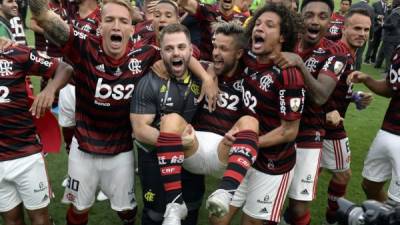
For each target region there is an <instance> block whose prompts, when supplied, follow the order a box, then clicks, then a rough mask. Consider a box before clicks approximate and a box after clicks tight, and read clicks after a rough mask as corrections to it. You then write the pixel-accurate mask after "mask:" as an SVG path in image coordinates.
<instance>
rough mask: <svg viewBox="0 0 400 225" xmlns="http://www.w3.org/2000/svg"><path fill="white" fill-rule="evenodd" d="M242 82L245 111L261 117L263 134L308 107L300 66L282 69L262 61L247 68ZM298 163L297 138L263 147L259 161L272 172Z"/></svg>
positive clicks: (262, 169) (259, 119) (291, 119)
mask: <svg viewBox="0 0 400 225" xmlns="http://www.w3.org/2000/svg"><path fill="white" fill-rule="evenodd" d="M245 74H246V75H245V78H244V79H243V83H242V101H243V105H244V109H245V110H244V111H245V112H246V113H247V114H249V115H251V116H254V117H255V118H257V119H258V121H259V123H260V126H259V127H260V136H261V135H264V134H266V133H268V132H270V131H272V130H274V129H276V128H278V127H279V126H280V125H281V121H282V120H285V121H295V120H299V119H300V118H301V114H302V112H303V110H304V99H305V94H306V93H305V92H306V90H305V87H304V81H303V77H302V75H301V73H300V71H299V70H298V69H297V68H294V67H293V68H289V69H285V70H281V69H280V68H278V67H276V66H273V65H272V64H268V65H266V64H258V66H257V67H254V68H249V67H247V68H246V69H245ZM295 163H296V152H295V145H294V141H293V142H289V143H283V144H279V145H275V146H271V147H266V148H260V149H259V151H258V156H257V159H256V162H255V164H254V165H253V166H254V167H255V168H257V169H258V170H260V171H262V172H265V173H268V174H282V173H286V172H288V171H289V170H291V169H292V168H293V166H294V165H295Z"/></svg>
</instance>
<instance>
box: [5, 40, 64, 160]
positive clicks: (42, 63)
mask: <svg viewBox="0 0 400 225" xmlns="http://www.w3.org/2000/svg"><path fill="white" fill-rule="evenodd" d="M57 66H58V61H57V60H55V59H50V58H44V57H42V56H41V55H39V54H38V52H37V51H36V50H34V49H30V48H28V47H26V46H23V45H20V46H18V47H11V48H8V49H5V50H4V51H0V161H5V160H11V159H16V158H20V157H24V156H28V155H31V154H35V153H37V152H40V151H41V149H42V145H41V144H40V142H39V140H38V138H37V135H36V128H35V125H34V123H33V118H32V115H31V113H30V112H29V103H28V94H27V93H26V86H25V77H26V76H27V75H29V74H38V75H41V76H43V77H46V78H50V77H52V76H53V74H54V73H55V70H56V68H57Z"/></svg>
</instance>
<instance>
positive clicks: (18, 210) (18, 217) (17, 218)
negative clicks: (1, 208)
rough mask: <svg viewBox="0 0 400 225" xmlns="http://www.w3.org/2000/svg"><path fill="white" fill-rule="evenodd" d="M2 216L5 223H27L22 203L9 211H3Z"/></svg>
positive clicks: (20, 224)
mask: <svg viewBox="0 0 400 225" xmlns="http://www.w3.org/2000/svg"><path fill="white" fill-rule="evenodd" d="M1 217H2V218H3V221H4V223H5V225H25V222H24V209H23V206H22V203H21V204H19V205H18V206H16V207H15V208H13V209H11V210H10V211H8V212H2V213H1Z"/></svg>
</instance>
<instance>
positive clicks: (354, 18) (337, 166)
mask: <svg viewBox="0 0 400 225" xmlns="http://www.w3.org/2000/svg"><path fill="white" fill-rule="evenodd" d="M370 28H371V19H370V17H369V12H368V11H367V10H364V9H351V10H350V11H349V12H348V13H347V14H346V15H345V20H344V27H343V36H342V38H341V40H340V41H339V42H338V45H341V46H343V47H344V48H345V49H346V52H347V54H348V56H349V60H348V64H347V65H346V68H345V71H344V72H343V73H342V75H341V76H340V78H339V81H338V83H337V85H336V88H335V90H334V91H333V93H332V95H331V97H330V98H329V100H328V101H327V103H326V105H325V106H324V110H325V112H326V113H327V114H326V120H327V123H326V125H325V130H326V134H325V139H324V141H323V149H322V157H321V167H322V168H326V169H328V170H329V171H331V172H332V178H331V180H330V183H329V187H328V208H327V211H326V215H325V219H326V224H334V223H335V222H336V211H337V209H338V204H337V199H338V198H340V197H343V196H344V195H345V193H346V186H347V184H348V183H349V181H350V177H351V170H350V154H351V152H350V146H349V139H348V137H347V134H346V131H345V129H344V125H343V120H344V118H345V114H346V111H347V107H348V106H349V104H350V102H351V101H354V102H355V103H356V104H357V108H358V109H361V108H365V107H366V106H367V105H368V104H369V103H370V102H371V100H372V95H371V94H370V93H364V92H361V93H357V92H353V90H352V89H353V85H352V84H351V83H347V76H348V75H349V74H350V72H352V71H353V67H354V63H355V53H356V50H357V49H358V48H360V47H362V46H363V45H364V44H365V42H366V41H367V40H368V36H369V31H370ZM359 95H360V96H359Z"/></svg>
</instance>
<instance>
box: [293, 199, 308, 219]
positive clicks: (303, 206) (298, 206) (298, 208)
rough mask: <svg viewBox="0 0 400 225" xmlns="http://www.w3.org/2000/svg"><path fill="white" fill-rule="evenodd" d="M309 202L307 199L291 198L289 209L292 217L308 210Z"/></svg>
mask: <svg viewBox="0 0 400 225" xmlns="http://www.w3.org/2000/svg"><path fill="white" fill-rule="evenodd" d="M308 208H309V204H308V202H306V201H298V200H294V199H290V201H289V211H290V215H291V217H292V218H298V217H301V216H303V215H305V214H306V213H307V212H308Z"/></svg>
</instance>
